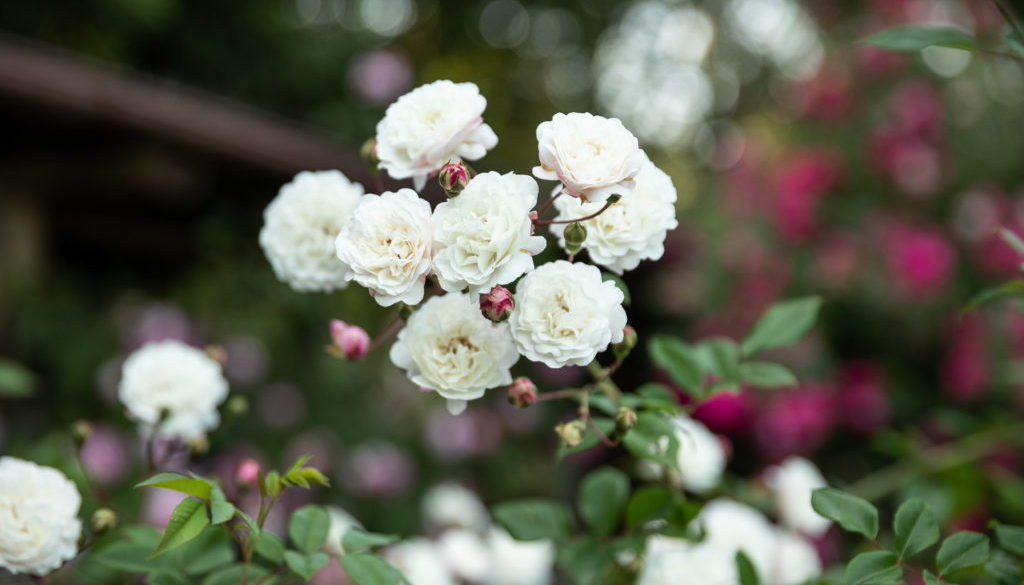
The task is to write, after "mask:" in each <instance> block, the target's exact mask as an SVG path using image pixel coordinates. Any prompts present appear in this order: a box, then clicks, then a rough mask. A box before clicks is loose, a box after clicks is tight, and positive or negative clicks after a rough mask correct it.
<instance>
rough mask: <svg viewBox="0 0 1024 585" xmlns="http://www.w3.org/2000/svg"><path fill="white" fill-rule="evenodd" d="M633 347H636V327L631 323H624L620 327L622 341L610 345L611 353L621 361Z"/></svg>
mask: <svg viewBox="0 0 1024 585" xmlns="http://www.w3.org/2000/svg"><path fill="white" fill-rule="evenodd" d="M634 347H636V329H633V326H632V325H626V326H625V327H623V329H622V341H620V342H618V343H615V344H613V345H612V353H614V354H615V359H617V360H620V361H621V360H624V359H626V356H628V355H629V352H631V351H633V348H634Z"/></svg>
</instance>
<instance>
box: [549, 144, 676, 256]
mask: <svg viewBox="0 0 1024 585" xmlns="http://www.w3.org/2000/svg"><path fill="white" fill-rule="evenodd" d="M675 202H676V188H675V187H674V186H673V185H672V179H670V178H669V176H668V175H666V174H665V173H664V171H662V170H661V169H659V168H658V167H656V166H654V163H651V162H647V163H646V164H645V165H644V167H643V169H642V170H641V171H640V174H639V175H637V177H636V189H634V190H633V193H632V194H630V196H629V197H623V198H622V199H621V200H619V202H618V203H614V204H612V206H611V207H609V208H608V209H606V210H605V211H604V212H602V213H601V215H598V216H597V217H595V218H592V219H588V220H586V221H583V222H582V225H583V226H584V227H586V228H587V239H586V240H585V241H584V242H583V247H584V248H586V250H587V252H588V253H589V254H590V260H591V261H592V262H594V263H595V264H600V265H601V266H604V267H605V268H607V269H608V270H611V271H612V272H614V273H615V274H622V273H623V272H624V271H626V270H632V269H634V268H636V267H637V265H639V264H640V261H641V260H658V259H659V258H661V256H662V254H664V253H665V236H666V234H668V231H669V230H672V229H675V228H676V226H678V225H679V222H677V221H676V206H675ZM554 206H555V209H557V210H558V216H557V217H556V218H555V219H556V220H573V219H579V218H581V217H587V216H588V215H593V214H594V213H597V212H598V211H599V210H600V209H601V208H602V207H603V206H604V204H603V203H599V202H595V203H585V202H583V201H581V200H580V199H577V198H575V197H565V196H561V197H558V198H557V199H555V202H554ZM565 226H566V224H552V225H551V231H552V233H554V234H555V235H556V236H558V240H559V243H560V244H561V246H562V247H563V248H564V247H565V237H564V233H565Z"/></svg>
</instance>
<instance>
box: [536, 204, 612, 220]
mask: <svg viewBox="0 0 1024 585" xmlns="http://www.w3.org/2000/svg"><path fill="white" fill-rule="evenodd" d="M612 205H615V202H614V201H609V202H607V203H605V204H604V207H602V208H601V209H598V210H597V211H596V212H594V213H591V214H590V215H588V216H586V217H581V218H578V219H549V220H546V221H537V222H534V225H551V224H555V223H576V222H579V221H587V220H588V219H594V218H595V217H597V216H599V215H601V214H602V213H604V212H605V211H607V210H608V208H609V207H611V206H612Z"/></svg>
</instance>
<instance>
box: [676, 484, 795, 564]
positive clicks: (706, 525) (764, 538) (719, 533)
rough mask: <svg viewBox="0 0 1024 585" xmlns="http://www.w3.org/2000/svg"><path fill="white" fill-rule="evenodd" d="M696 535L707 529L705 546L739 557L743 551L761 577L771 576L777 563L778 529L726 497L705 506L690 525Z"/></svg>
mask: <svg viewBox="0 0 1024 585" xmlns="http://www.w3.org/2000/svg"><path fill="white" fill-rule="evenodd" d="M690 528H691V530H693V532H694V533H695V534H699V532H700V530H701V529H703V532H704V540H703V543H704V544H706V545H708V546H710V547H712V548H715V549H717V550H719V551H721V552H723V553H724V554H725V555H726V557H727V558H729V559H734V558H736V553H737V552H738V551H743V552H744V554H746V555H747V558H749V559H750V562H751V563H752V564H753V565H754V569H756V570H757V574H758V575H762V576H763V575H769V574H770V573H771V570H772V568H773V566H774V560H775V528H774V527H773V526H772V525H771V523H769V522H768V519H767V518H765V517H764V515H763V514H761V513H760V512H758V511H757V510H755V509H753V508H751V507H750V506H747V505H744V504H740V503H739V502H735V501H732V500H728V499H725V498H718V499H715V500H712V501H710V502H708V503H707V505H705V506H704V508H703V509H702V510H701V511H700V514H698V515H697V517H696V518H695V519H694V520H693V522H692V523H691V525H690Z"/></svg>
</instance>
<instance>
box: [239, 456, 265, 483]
mask: <svg viewBox="0 0 1024 585" xmlns="http://www.w3.org/2000/svg"><path fill="white" fill-rule="evenodd" d="M261 471H262V469H261V467H260V462H259V461H256V460H255V459H246V460H244V461H242V462H241V463H240V464H239V465H238V469H237V470H236V471H235V482H236V483H238V484H239V485H241V486H252V485H256V482H257V481H258V480H259V476H260V472H261Z"/></svg>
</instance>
